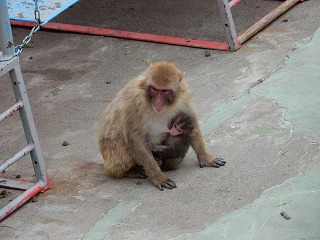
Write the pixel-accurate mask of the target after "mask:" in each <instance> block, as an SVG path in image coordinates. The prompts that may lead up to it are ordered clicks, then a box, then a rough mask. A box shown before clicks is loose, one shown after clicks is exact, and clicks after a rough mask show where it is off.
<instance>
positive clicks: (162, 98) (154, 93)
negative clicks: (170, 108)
mask: <svg viewBox="0 0 320 240" xmlns="http://www.w3.org/2000/svg"><path fill="white" fill-rule="evenodd" d="M148 94H149V96H150V98H151V104H152V106H153V107H154V109H155V110H156V111H157V112H161V111H162V110H163V109H164V107H165V106H166V105H168V104H169V103H171V102H172V101H173V96H174V94H173V91H172V90H171V89H161V88H158V87H155V86H149V87H148Z"/></svg>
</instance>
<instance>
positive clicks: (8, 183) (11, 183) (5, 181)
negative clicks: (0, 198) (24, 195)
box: [0, 178, 34, 190]
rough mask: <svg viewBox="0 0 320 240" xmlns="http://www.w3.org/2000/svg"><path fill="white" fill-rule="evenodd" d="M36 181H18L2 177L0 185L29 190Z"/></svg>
mask: <svg viewBox="0 0 320 240" xmlns="http://www.w3.org/2000/svg"><path fill="white" fill-rule="evenodd" d="M33 185H34V183H29V182H25V181H16V180H10V179H5V178H0V187H3V188H12V189H17V190H27V189H29V188H31V187H32V186H33Z"/></svg>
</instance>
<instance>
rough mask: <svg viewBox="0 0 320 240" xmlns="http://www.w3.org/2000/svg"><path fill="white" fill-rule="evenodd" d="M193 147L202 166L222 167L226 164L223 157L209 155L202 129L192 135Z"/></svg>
mask: <svg viewBox="0 0 320 240" xmlns="http://www.w3.org/2000/svg"><path fill="white" fill-rule="evenodd" d="M191 147H192V148H193V150H194V151H195V153H196V155H197V158H198V161H199V164H200V167H216V168H218V167H221V166H224V165H225V164H226V162H225V161H224V160H223V159H222V158H215V157H213V156H211V155H209V154H208V153H207V151H206V149H205V145H204V141H203V138H202V135H201V133H200V130H199V129H197V130H196V131H195V132H194V135H193V136H192V137H191Z"/></svg>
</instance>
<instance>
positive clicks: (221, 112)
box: [200, 94, 256, 138]
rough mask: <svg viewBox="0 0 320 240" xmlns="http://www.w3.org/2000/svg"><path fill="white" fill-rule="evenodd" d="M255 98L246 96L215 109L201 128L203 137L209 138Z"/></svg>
mask: <svg viewBox="0 0 320 240" xmlns="http://www.w3.org/2000/svg"><path fill="white" fill-rule="evenodd" d="M255 98H256V96H255V95H250V94H245V95H242V96H241V97H240V98H238V99H237V100H235V101H233V102H231V103H230V104H226V105H221V106H219V107H217V108H215V109H214V111H213V113H212V114H210V116H209V117H208V118H207V119H206V121H205V122H204V123H203V124H201V126H200V128H201V132H202V134H203V136H204V137H205V138H206V137H208V136H209V135H210V133H211V132H213V131H214V130H215V129H217V128H218V127H219V125H220V124H222V123H223V122H225V121H226V120H228V119H229V118H232V117H233V116H234V115H236V114H237V112H238V111H239V109H240V108H242V107H243V106H244V105H246V104H247V103H249V102H251V101H253V100H254V99H255Z"/></svg>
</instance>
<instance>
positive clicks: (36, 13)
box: [0, 0, 41, 62]
mask: <svg viewBox="0 0 320 240" xmlns="http://www.w3.org/2000/svg"><path fill="white" fill-rule="evenodd" d="M34 19H35V20H36V25H35V26H34V27H33V28H32V29H31V31H30V33H29V34H28V35H27V36H26V37H25V38H24V39H23V41H22V43H21V44H19V45H17V46H16V47H15V54H13V55H12V56H11V57H10V58H0V62H4V61H9V60H11V59H13V58H14V57H20V55H21V53H22V48H23V47H24V46H25V45H27V44H28V43H29V42H30V40H31V39H32V37H33V35H34V34H35V33H36V32H37V31H38V30H39V29H40V28H41V20H40V11H39V7H38V0H34Z"/></svg>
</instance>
